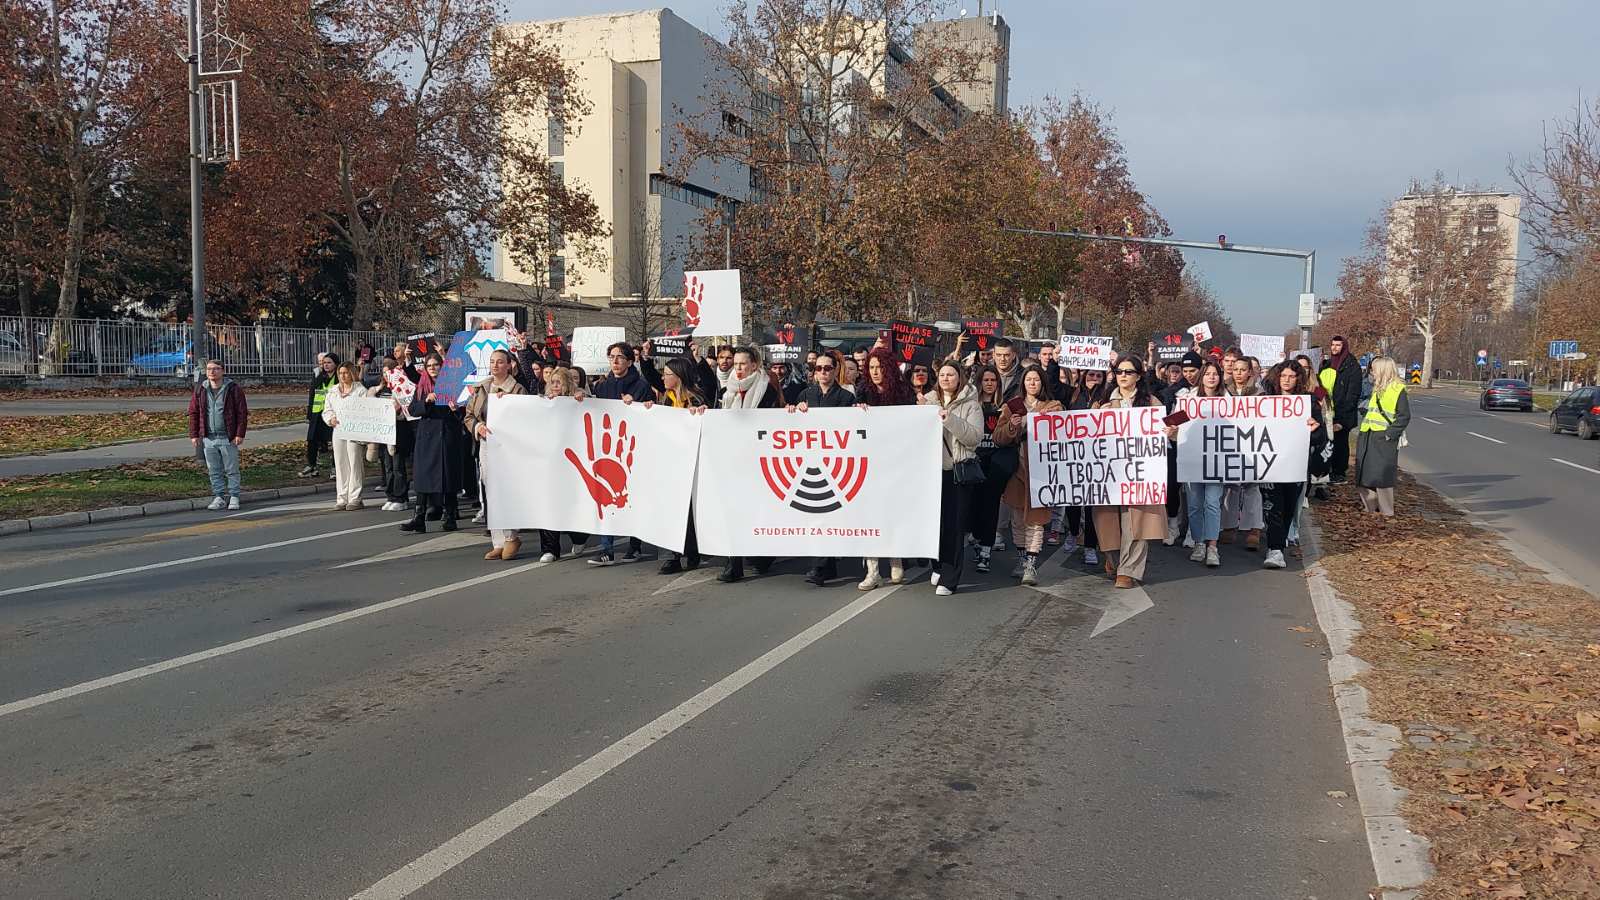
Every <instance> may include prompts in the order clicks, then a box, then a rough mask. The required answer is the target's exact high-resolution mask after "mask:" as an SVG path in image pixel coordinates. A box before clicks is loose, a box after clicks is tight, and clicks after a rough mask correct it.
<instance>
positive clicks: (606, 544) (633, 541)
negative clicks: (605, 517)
mask: <svg viewBox="0 0 1600 900" xmlns="http://www.w3.org/2000/svg"><path fill="white" fill-rule="evenodd" d="M616 546H617V539H616V538H615V537H614V536H612V535H609V534H602V535H600V552H601V553H603V554H605V555H606V556H612V555H613V552H614V551H615V549H616ZM641 546H642V545H641V544H640V543H639V539H638V538H636V537H631V538H628V549H629V550H632V551H633V552H635V553H638V552H639V550H640V548H641Z"/></svg>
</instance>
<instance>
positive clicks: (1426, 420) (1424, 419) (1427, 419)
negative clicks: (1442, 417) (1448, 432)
mask: <svg viewBox="0 0 1600 900" xmlns="http://www.w3.org/2000/svg"><path fill="white" fill-rule="evenodd" d="M1421 419H1422V421H1424V422H1432V423H1433V424H1435V425H1443V424H1444V423H1443V422H1441V421H1439V420H1438V419H1430V418H1428V417H1427V416H1422V417H1421Z"/></svg>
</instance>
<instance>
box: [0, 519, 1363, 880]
mask: <svg viewBox="0 0 1600 900" xmlns="http://www.w3.org/2000/svg"><path fill="white" fill-rule="evenodd" d="M401 519H402V516H401V515H399V514H394V513H382V512H379V511H377V510H375V509H373V508H371V507H369V508H368V509H366V510H363V511H361V512H352V513H338V512H334V511H332V510H330V509H328V508H327V503H326V501H321V502H317V503H315V504H309V505H297V504H289V505H286V507H285V508H278V509H272V508H265V509H254V510H246V511H245V512H244V514H241V515H237V516H228V515H226V514H223V515H220V516H219V515H218V514H212V513H194V514H187V515H178V516H166V517H161V518H158V519H151V520H131V521H126V522H113V523H106V524H103V525H98V526H91V527H89V528H84V529H66V530H61V531H52V532H40V533H36V534H31V535H23V536H18V537H10V538H5V539H3V543H0V551H3V552H0V647H3V648H4V651H3V652H0V758H3V759H5V760H6V765H5V766H4V767H0V896H3V897H18V898H56V897H60V898H75V900H79V898H97V897H103V898H117V900H128V898H146V897H148V898H163V900H167V898H179V897H227V898H252V897H261V898H298V897H319V898H320V897H334V898H338V897H350V896H355V895H358V894H361V895H362V896H367V897H380V896H383V897H398V896H407V895H409V896H416V897H426V898H505V897H539V898H567V897H572V898H590V897H595V898H616V897H624V896H626V897H628V898H634V897H645V898H688V897H738V898H744V897H757V898H767V900H799V898H814V897H851V898H855V897H862V898H864V897H885V898H888V897H894V898H900V897H941V898H991V897H993V898H1000V897H1004V898H1035V897H1038V898H1058V897H1062V898H1095V900H1101V898H1162V900H1168V898H1230V900H1231V898H1237V897H1272V898H1313V897H1315V898H1321V900H1327V898H1356V897H1364V896H1365V891H1366V889H1367V888H1368V887H1370V886H1371V884H1372V882H1373V871H1372V866H1371V862H1370V857H1369V854H1368V850H1367V846H1366V841H1365V835H1364V832H1363V828H1362V822H1361V818H1360V816H1359V813H1358V810H1357V808H1356V806H1355V802H1354V800H1353V799H1332V798H1330V797H1328V796H1327V793H1328V792H1329V791H1345V792H1347V793H1349V794H1350V797H1351V798H1353V797H1354V790H1353V787H1352V785H1351V782H1350V776H1349V771H1348V768H1347V765H1346V760H1345V753H1344V746H1343V742H1342V740H1341V738H1340V732H1339V728H1338V724H1337V717H1336V714H1335V711H1334V708H1333V704H1332V702H1331V699H1330V697H1329V689H1328V674H1327V670H1326V657H1325V652H1326V651H1325V648H1324V647H1323V645H1322V642H1321V640H1320V635H1318V634H1317V633H1316V632H1315V627H1316V626H1315V621H1314V618H1313V614H1312V611H1311V605H1310V601H1309V599H1308V597H1307V593H1306V588H1305V581H1304V580H1303V578H1302V577H1300V572H1299V571H1298V566H1297V565H1296V566H1294V567H1293V568H1291V569H1289V570H1287V571H1281V572H1269V571H1263V570H1261V569H1260V568H1259V560H1258V558H1257V555H1256V554H1251V553H1247V552H1246V551H1244V550H1243V549H1242V548H1240V547H1238V546H1233V547H1228V548H1225V549H1226V550H1227V551H1228V552H1227V553H1226V554H1225V565H1224V567H1223V568H1222V569H1221V570H1218V571H1216V572H1207V571H1206V570H1204V569H1202V568H1199V567H1197V566H1194V565H1193V564H1191V563H1189V562H1188V561H1187V559H1186V554H1182V553H1181V552H1180V551H1179V550H1177V549H1167V548H1161V547H1156V548H1153V562H1152V568H1151V572H1150V580H1151V583H1150V585H1149V586H1148V594H1141V593H1140V592H1126V591H1122V592H1118V591H1113V590H1112V589H1111V588H1110V587H1109V584H1108V582H1106V581H1105V579H1104V578H1103V576H1100V575H1095V574H1087V573H1085V572H1083V571H1082V568H1081V566H1080V565H1078V564H1076V563H1074V565H1072V566H1071V567H1067V568H1063V567H1062V566H1061V565H1059V557H1057V558H1055V559H1051V560H1050V561H1048V562H1047V563H1046V564H1045V566H1044V569H1045V572H1046V578H1045V583H1044V584H1043V585H1041V587H1043V588H1046V589H1047V591H1040V590H1032V589H1026V588H1021V587H1019V586H1016V585H1015V584H1014V582H1013V581H1012V580H1011V579H1009V578H1007V577H1006V576H1005V574H1004V573H1005V572H1007V571H1009V568H1010V565H1011V562H1012V559H1013V556H1012V555H1011V554H1005V555H1003V556H1002V557H1000V559H999V561H998V562H997V564H996V571H995V573H993V574H992V575H990V576H985V577H982V579H981V581H980V582H978V583H976V584H974V585H972V586H970V587H969V588H966V589H963V590H962V591H961V592H959V593H957V594H956V595H955V596H951V597H939V596H936V595H935V594H934V592H933V591H932V589H931V588H930V587H929V585H928V583H927V580H926V576H925V575H923V574H922V573H920V572H919V573H918V577H917V578H916V580H915V581H914V582H913V583H910V584H907V585H905V586H903V587H898V588H884V589H880V590H878V591H874V592H871V593H867V594H863V593H860V592H858V591H857V590H855V589H854V586H853V583H851V582H848V581H842V580H841V581H839V582H836V583H835V584H833V585H830V586H828V587H826V588H821V589H819V588H814V587H812V586H810V585H808V584H805V583H804V582H802V581H801V579H800V577H799V574H800V572H801V571H802V570H803V568H804V565H805V563H804V562H803V561H799V560H787V561H782V562H780V563H779V565H778V566H777V568H776V569H775V570H774V573H773V574H770V575H768V576H766V577H761V578H751V579H749V580H747V581H746V582H744V583H742V584H739V585H734V586H728V585H722V584H718V583H716V582H714V581H711V580H710V579H711V576H712V575H713V574H714V573H715V567H714V566H713V567H708V568H705V569H702V570H700V571H697V572H694V573H689V574H687V575H685V576H678V577H667V576H660V575H658V574H656V572H655V565H654V564H653V563H635V564H631V565H618V566H617V567H615V568H610V569H595V568H593V567H590V566H587V565H585V564H584V562H583V561H582V560H578V559H567V560H563V561H559V562H556V563H553V564H550V565H540V564H538V563H535V562H533V561H531V560H529V559H522V560H517V561H515V562H510V563H505V562H485V561H484V560H483V559H482V555H483V551H484V549H485V547H486V546H487V540H486V538H484V537H483V536H482V534H481V532H476V533H473V532H462V533H458V534H457V535H454V536H445V535H440V534H438V533H437V532H430V533H429V534H428V535H426V536H425V537H422V538H415V537H408V536H406V535H403V534H401V533H400V532H398V531H397V530H396V528H395V527H394V526H395V525H396V524H397V523H398V522H399V521H401ZM364 560H366V561H369V562H367V563H366V564H361V565H353V566H352V565H350V564H351V563H355V562H360V561H364ZM847 569H848V570H850V571H854V572H859V565H858V564H851V565H849V566H847ZM1146 598H1147V599H1148V600H1149V601H1151V603H1152V604H1153V605H1152V606H1150V607H1148V608H1144V606H1143V604H1142V603H1140V602H1139V601H1142V600H1144V599H1146ZM1114 601H1115V602H1117V603H1121V604H1127V605H1126V606H1122V607H1117V609H1120V610H1121V612H1120V613H1117V614H1116V615H1113V616H1111V617H1109V618H1103V616H1102V612H1103V611H1104V610H1106V609H1108V608H1111V607H1109V606H1108V604H1111V603H1112V602H1114ZM340 617H343V618H340ZM1123 617H1126V618H1125V620H1120V621H1119V619H1123ZM1102 622H1104V623H1105V624H1107V625H1112V627H1109V628H1107V629H1106V630H1104V631H1102V632H1101V633H1099V634H1094V632H1095V630H1096V628H1097V626H1100V625H1101V624H1102ZM1112 623H1115V624H1112ZM241 641H250V643H247V644H240V643H238V642H241ZM188 654H197V656H191V657H188V658H185V657H186V655H188ZM363 892H365V893H363Z"/></svg>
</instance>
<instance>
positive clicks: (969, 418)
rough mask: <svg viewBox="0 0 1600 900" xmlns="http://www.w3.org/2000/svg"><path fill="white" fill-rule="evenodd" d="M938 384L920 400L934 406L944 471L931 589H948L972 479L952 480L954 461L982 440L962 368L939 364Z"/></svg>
mask: <svg viewBox="0 0 1600 900" xmlns="http://www.w3.org/2000/svg"><path fill="white" fill-rule="evenodd" d="M938 379H939V380H938V387H937V388H936V389H935V390H934V391H933V392H932V393H930V394H929V395H928V396H927V397H925V398H923V400H922V402H923V403H924V404H927V405H929V406H937V407H938V408H939V419H940V421H941V423H942V428H941V435H940V436H941V438H942V440H941V441H940V443H941V444H942V446H943V457H944V474H943V475H942V476H941V479H942V485H943V487H942V488H941V496H940V505H939V559H938V560H937V561H936V562H935V563H934V567H933V575H932V577H931V579H930V580H931V581H932V582H933V587H934V592H935V593H938V594H940V595H941V596H947V595H949V594H953V593H955V591H956V588H958V587H960V586H961V569H962V563H963V562H964V560H965V556H966V554H965V553H963V552H962V551H963V549H964V548H963V546H962V541H961V538H962V537H963V536H964V535H965V534H966V532H967V516H968V512H967V509H968V507H969V506H970V505H971V502H972V491H973V488H974V485H973V484H967V483H962V482H958V481H957V480H956V477H955V468H956V466H957V464H959V463H962V462H967V461H969V460H974V461H975V460H976V458H977V455H978V442H979V441H981V440H983V405H982V404H980V403H979V402H978V392H977V391H975V390H973V389H972V386H971V385H969V384H967V376H966V372H964V371H963V370H962V368H961V366H960V364H959V363H957V362H956V361H955V360H945V361H944V362H942V363H940V364H939V375H938Z"/></svg>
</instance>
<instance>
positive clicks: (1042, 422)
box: [1023, 406, 1167, 507]
mask: <svg viewBox="0 0 1600 900" xmlns="http://www.w3.org/2000/svg"><path fill="white" fill-rule="evenodd" d="M1166 414H1167V411H1166V410H1165V409H1163V408H1162V407H1159V406H1137V407H1131V408H1123V409H1080V410H1073V411H1070V412H1048V413H1029V415H1028V420H1027V426H1028V433H1027V440H1026V442H1025V446H1024V449H1023V452H1025V453H1027V454H1028V492H1029V493H1030V494H1031V495H1032V505H1034V506H1036V507H1038V506H1148V505H1151V504H1156V503H1166V502H1167V433H1166V426H1164V425H1163V424H1162V422H1161V418H1162V417H1163V416H1165V415H1166Z"/></svg>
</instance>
